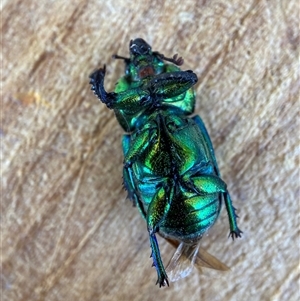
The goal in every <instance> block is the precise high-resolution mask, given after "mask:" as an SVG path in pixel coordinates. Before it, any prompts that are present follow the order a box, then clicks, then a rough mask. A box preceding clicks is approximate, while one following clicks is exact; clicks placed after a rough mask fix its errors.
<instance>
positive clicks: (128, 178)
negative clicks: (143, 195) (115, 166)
mask: <svg viewBox="0 0 300 301" xmlns="http://www.w3.org/2000/svg"><path fill="white" fill-rule="evenodd" d="M123 181H124V186H125V189H126V190H127V191H128V196H129V198H130V200H132V201H133V204H134V206H137V207H138V209H139V211H140V213H141V215H142V217H143V218H144V219H146V212H145V209H144V206H143V202H142V201H141V199H140V197H139V195H138V193H137V189H136V187H135V183H134V178H133V171H132V168H131V167H127V168H125V167H124V168H123Z"/></svg>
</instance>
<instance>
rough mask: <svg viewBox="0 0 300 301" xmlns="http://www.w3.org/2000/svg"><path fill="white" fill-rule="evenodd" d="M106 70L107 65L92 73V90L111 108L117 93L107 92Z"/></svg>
mask: <svg viewBox="0 0 300 301" xmlns="http://www.w3.org/2000/svg"><path fill="white" fill-rule="evenodd" d="M105 72H106V66H105V65H104V66H103V68H100V69H98V70H96V71H95V72H93V73H92V74H91V75H90V79H91V80H90V84H91V85H92V87H91V90H92V91H93V92H94V93H95V95H96V96H97V97H98V98H99V99H100V100H101V101H102V102H103V103H104V104H106V105H107V107H108V108H109V109H112V105H113V102H114V101H115V98H116V93H113V92H112V93H107V92H106V91H105V89H104V77H105Z"/></svg>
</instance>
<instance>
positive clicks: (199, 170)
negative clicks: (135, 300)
mask: <svg viewBox="0 0 300 301" xmlns="http://www.w3.org/2000/svg"><path fill="white" fill-rule="evenodd" d="M129 51H130V57H129V58H126V57H122V56H118V55H114V58H116V59H122V60H124V62H125V75H124V76H123V77H121V79H120V80H119V81H118V83H117V84H116V87H115V91H114V92H111V93H108V92H106V90H105V89H104V77H105V65H104V67H103V68H101V69H99V70H97V71H95V72H94V73H92V74H91V75H90V84H91V85H92V90H93V91H94V93H95V94H96V95H97V96H98V98H99V99H100V100H101V101H102V102H103V103H104V104H106V106H107V107H108V108H109V109H113V110H114V112H115V115H116V118H117V120H118V122H119V123H120V125H121V126H122V127H123V129H124V130H125V131H126V132H127V133H128V134H125V135H124V136H123V143H122V144H123V152H124V168H123V180H124V186H125V188H126V190H127V191H128V195H129V198H130V199H131V200H132V201H133V203H134V205H136V206H137V207H138V209H139V211H140V213H141V215H142V216H143V218H144V219H145V221H146V223H147V229H148V233H149V238H150V245H151V250H152V253H151V256H152V258H153V266H154V267H155V268H156V271H157V275H158V280H157V283H158V284H159V286H165V285H166V284H167V285H169V282H168V276H167V273H166V270H165V268H164V265H163V262H162V259H161V256H160V251H159V246H158V242H157V240H156V236H155V234H156V233H159V234H160V235H161V236H163V237H165V238H166V239H167V240H176V241H179V242H180V245H179V247H178V249H177V251H176V252H175V254H174V256H173V258H172V259H171V262H170V263H169V266H168V268H167V269H168V270H169V271H170V272H168V274H169V277H170V273H171V274H172V279H173V280H176V279H178V278H182V277H185V276H186V275H187V274H188V273H189V272H190V270H191V267H192V265H193V263H194V262H195V260H196V257H197V253H198V250H199V241H200V239H201V238H202V236H203V234H204V233H205V232H207V230H208V229H209V228H211V227H212V225H213V224H214V223H215V222H216V220H217V218H218V216H219V213H220V209H221V203H222V199H224V202H225V206H226V210H227V213H228V218H229V225H230V235H231V236H232V238H234V237H240V236H241V233H242V231H241V230H240V229H239V228H238V226H237V223H236V218H237V215H236V214H235V208H234V207H233V206H232V202H231V199H230V195H229V193H228V191H227V187H226V184H225V183H224V181H223V180H222V179H221V177H220V172H219V169H218V165H217V161H216V158H215V154H214V149H213V146H212V143H211V140H210V138H209V135H208V133H207V130H206V128H205V126H204V123H203V121H202V120H201V118H200V117H199V116H194V117H192V118H191V117H188V116H189V115H190V114H192V113H193V111H194V106H195V94H194V90H193V88H192V87H193V85H194V84H195V83H196V82H197V80H198V79H197V76H196V74H195V73H194V72H193V71H191V70H187V71H181V70H180V68H179V67H178V66H180V65H182V64H183V59H182V58H178V57H177V55H174V57H173V58H166V57H165V56H164V55H162V54H160V53H159V52H154V51H152V49H151V47H150V46H149V45H148V44H147V43H146V42H145V41H144V40H143V39H140V38H139V39H135V40H131V41H130V45H129ZM165 61H167V62H170V63H172V64H167V63H165ZM182 258H183V259H182ZM184 258H185V259H184ZM186 259H188V261H189V262H190V265H187V267H185V268H182V267H180V269H181V270H180V271H176V269H178V268H177V266H179V265H180V266H181V265H184V264H181V263H180V264H179V262H180V260H182V262H183V261H184V260H186ZM214 260H216V264H214V263H213V261H214ZM206 261H211V262H212V263H211V264H210V263H208V265H211V266H214V265H215V266H218V260H217V259H215V258H214V257H213V256H211V258H208V259H207V260H206ZM220 265H222V263H220ZM216 268H217V269H218V267H216ZM220 269H222V268H220Z"/></svg>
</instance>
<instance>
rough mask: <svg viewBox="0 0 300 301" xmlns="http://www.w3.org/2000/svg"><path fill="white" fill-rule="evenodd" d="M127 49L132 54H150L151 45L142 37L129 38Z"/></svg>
mask: <svg viewBox="0 0 300 301" xmlns="http://www.w3.org/2000/svg"><path fill="white" fill-rule="evenodd" d="M129 51H130V54H132V55H133V56H136V55H147V54H151V46H150V45H149V44H147V42H145V41H144V40H143V39H141V38H138V39H135V40H131V41H130V43H129Z"/></svg>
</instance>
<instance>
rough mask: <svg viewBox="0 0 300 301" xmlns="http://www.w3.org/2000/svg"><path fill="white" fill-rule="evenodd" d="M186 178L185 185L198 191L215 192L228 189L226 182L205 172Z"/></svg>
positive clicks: (202, 192) (203, 192)
mask: <svg viewBox="0 0 300 301" xmlns="http://www.w3.org/2000/svg"><path fill="white" fill-rule="evenodd" d="M184 180H185V185H186V186H187V187H189V188H190V189H192V190H193V191H195V192H196V193H200V194H215V193H224V192H226V191H227V189H226V184H225V182H224V181H222V180H221V179H220V178H219V177H217V176H213V175H205V174H204V175H201V176H196V177H192V178H191V179H184Z"/></svg>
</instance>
